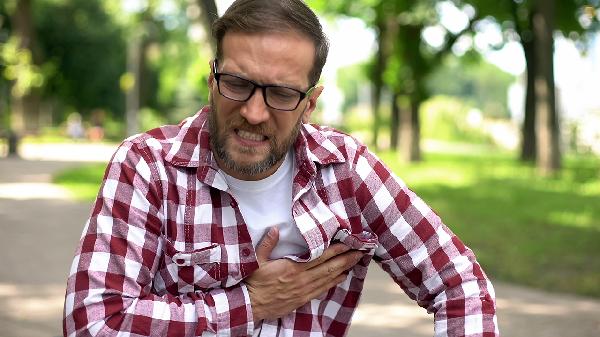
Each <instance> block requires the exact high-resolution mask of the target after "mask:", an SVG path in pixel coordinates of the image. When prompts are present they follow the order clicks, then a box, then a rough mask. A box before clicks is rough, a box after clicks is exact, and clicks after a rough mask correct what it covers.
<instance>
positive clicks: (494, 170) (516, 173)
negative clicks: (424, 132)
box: [55, 147, 600, 298]
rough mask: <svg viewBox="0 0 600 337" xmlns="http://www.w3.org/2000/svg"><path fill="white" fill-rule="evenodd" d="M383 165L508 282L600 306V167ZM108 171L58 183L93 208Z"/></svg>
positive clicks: (502, 156)
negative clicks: (548, 174)
mask: <svg viewBox="0 0 600 337" xmlns="http://www.w3.org/2000/svg"><path fill="white" fill-rule="evenodd" d="M379 155H380V157H381V158H382V159H383V160H384V161H385V162H386V163H388V165H390V167H391V168H392V169H393V170H394V172H396V173H397V174H398V175H399V176H400V177H401V178H402V179H403V180H404V181H406V183H407V184H408V185H409V186H410V187H411V188H412V189H413V190H414V191H416V192H417V193H418V194H419V195H420V196H421V197H422V198H423V199H424V200H425V201H426V202H427V203H429V204H430V205H431V206H432V207H433V208H434V209H435V211H436V212H437V213H438V214H439V215H440V216H441V217H442V219H443V220H444V222H445V223H446V224H447V225H448V226H449V227H450V228H451V229H452V230H453V231H454V232H455V233H456V234H458V235H459V236H460V237H461V238H462V239H463V241H464V242H465V243H466V244H467V245H468V246H469V247H471V248H472V249H473V250H474V251H475V253H476V254H477V256H478V259H479V261H480V262H481V264H482V265H483V266H484V268H485V270H486V271H487V273H488V274H489V275H490V276H491V277H492V278H493V279H498V280H503V281H509V282H514V283H520V284H525V285H530V286H534V287H538V288H542V289H547V290H553V291H559V292H568V293H577V294H581V295H588V296H594V297H598V298H600V258H598V257H599V256H600V179H599V178H600V159H599V158H594V157H585V158H567V159H565V161H564V166H565V168H564V170H563V171H562V173H561V174H560V175H559V176H556V177H552V178H541V177H539V176H538V175H536V173H535V169H534V168H533V167H531V166H529V165H525V164H521V163H518V162H517V161H515V160H514V159H513V158H514V155H512V154H509V153H504V152H498V151H495V150H493V149H486V148H478V147H473V148H466V149H465V150H464V151H454V152H450V153H449V152H442V151H438V152H428V153H426V154H425V155H424V157H425V160H424V161H423V162H421V163H416V164H402V163H400V162H399V161H398V160H397V155H396V154H395V153H391V152H381V153H379ZM103 172H104V165H88V166H84V167H81V168H78V169H74V170H69V171H65V172H62V173H60V174H59V175H57V176H56V177H55V181H56V182H57V183H59V184H62V185H64V186H66V187H68V188H70V189H71V190H72V191H73V192H75V194H76V195H78V197H79V198H82V199H86V200H93V198H94V197H95V196H96V193H97V190H98V184H99V182H100V180H101V178H102V174H103Z"/></svg>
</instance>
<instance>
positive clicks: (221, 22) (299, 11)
mask: <svg viewBox="0 0 600 337" xmlns="http://www.w3.org/2000/svg"><path fill="white" fill-rule="evenodd" d="M228 31H235V32H247V33H263V32H289V31H295V32H298V33H301V34H303V35H305V36H307V37H308V38H310V39H311V40H312V41H313V43H314V45H315V59H314V64H313V67H312V69H311V71H310V73H309V75H308V81H309V84H310V85H311V86H313V85H315V84H316V83H317V81H318V80H319V78H320V77H321V71H322V70H323V66H324V65H325V61H326V60H327V54H328V53H329V42H328V41H327V36H325V33H323V27H322V26H321V23H320V22H319V19H318V18H317V16H316V15H315V13H314V12H313V11H312V10H311V9H310V8H309V7H308V6H307V5H306V4H305V3H304V1H302V0H237V1H235V2H234V3H233V4H232V5H231V6H230V7H229V8H228V9H227V11H226V12H225V14H223V16H222V17H220V18H218V19H217V20H216V21H215V22H214V24H213V27H212V32H213V37H214V38H215V40H216V43H217V59H221V58H222V56H223V49H222V43H223V38H224V37H225V34H226V33H227V32H228Z"/></svg>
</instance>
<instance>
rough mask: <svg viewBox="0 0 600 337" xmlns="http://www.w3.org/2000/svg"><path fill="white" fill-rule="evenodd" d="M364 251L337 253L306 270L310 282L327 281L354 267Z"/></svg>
mask: <svg viewBox="0 0 600 337" xmlns="http://www.w3.org/2000/svg"><path fill="white" fill-rule="evenodd" d="M363 256H364V252H360V251H352V252H346V253H343V254H340V255H337V256H335V257H333V258H331V259H329V260H327V261H326V262H324V263H321V264H319V265H317V266H315V267H313V268H311V269H309V270H307V271H306V273H307V277H308V279H309V282H314V283H315V284H320V283H327V282H330V281H331V280H333V279H335V278H336V277H338V276H339V275H341V274H342V273H344V272H345V271H346V270H348V269H350V268H352V267H354V265H356V264H357V263H358V261H360V259H362V257H363Z"/></svg>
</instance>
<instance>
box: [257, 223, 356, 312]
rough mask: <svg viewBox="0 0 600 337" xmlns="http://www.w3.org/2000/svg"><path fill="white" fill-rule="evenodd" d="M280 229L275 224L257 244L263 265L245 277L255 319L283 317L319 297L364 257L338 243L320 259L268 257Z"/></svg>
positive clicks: (258, 254)
mask: <svg viewBox="0 0 600 337" xmlns="http://www.w3.org/2000/svg"><path fill="white" fill-rule="evenodd" d="M278 240H279V232H278V230H277V228H276V227H272V228H271V229H270V230H269V232H268V233H267V235H265V236H264V237H263V239H262V241H261V242H260V244H258V246H257V247H256V257H257V259H258V263H259V265H260V267H259V269H257V270H256V271H255V272H254V273H253V274H252V275H250V277H248V278H247V279H246V284H247V286H248V291H249V293H250V302H251V305H252V312H253V315H254V321H255V322H259V321H261V320H263V319H273V318H279V317H281V316H284V315H286V314H288V313H290V312H292V311H293V310H294V309H296V308H298V307H300V306H302V305H304V304H306V303H308V302H309V301H310V300H312V299H314V298H317V297H318V296H319V295H321V294H323V293H324V292H325V291H327V290H329V289H330V288H331V287H333V286H335V285H337V284H339V283H341V282H342V281H343V280H344V279H345V278H346V273H345V271H346V270H348V269H349V268H351V267H353V266H354V265H355V264H356V263H358V261H359V260H360V259H361V258H362V257H363V254H364V253H362V252H359V251H349V248H348V246H346V245H344V244H341V243H338V244H333V245H331V246H330V247H329V248H327V249H326V250H325V251H324V252H323V255H321V256H320V257H319V258H317V259H315V260H313V261H310V262H307V263H299V262H294V261H291V260H288V259H278V260H272V261H270V260H269V256H270V255H271V251H273V248H275V246H276V245H277V241H278Z"/></svg>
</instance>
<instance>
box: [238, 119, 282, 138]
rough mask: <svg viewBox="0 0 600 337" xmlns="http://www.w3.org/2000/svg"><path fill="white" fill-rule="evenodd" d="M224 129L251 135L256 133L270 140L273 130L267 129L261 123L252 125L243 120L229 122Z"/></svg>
mask: <svg viewBox="0 0 600 337" xmlns="http://www.w3.org/2000/svg"><path fill="white" fill-rule="evenodd" d="M226 127H227V128H229V129H239V130H244V131H248V132H252V133H258V134H261V135H265V136H267V137H269V138H271V137H272V135H273V133H274V132H273V130H271V128H269V127H268V126H267V125H266V124H264V123H261V124H255V125H253V124H250V123H248V122H247V121H246V120H245V119H244V118H240V119H236V120H229V121H227V124H226Z"/></svg>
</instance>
